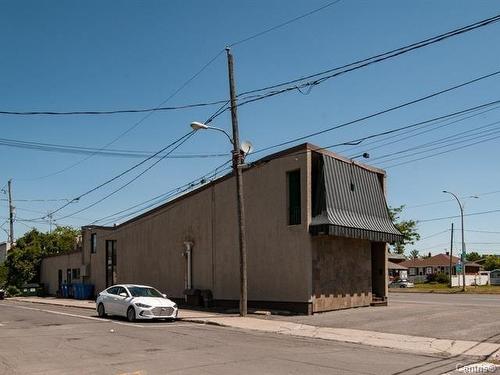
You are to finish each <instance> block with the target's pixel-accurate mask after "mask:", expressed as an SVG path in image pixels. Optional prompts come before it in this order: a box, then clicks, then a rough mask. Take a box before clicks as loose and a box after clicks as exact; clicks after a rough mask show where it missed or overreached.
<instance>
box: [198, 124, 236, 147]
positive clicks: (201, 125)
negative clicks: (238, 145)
mask: <svg viewBox="0 0 500 375" xmlns="http://www.w3.org/2000/svg"><path fill="white" fill-rule="evenodd" d="M190 126H191V129H193V130H207V129H208V130H215V131H218V132H221V133H224V134H225V135H226V137H227V138H228V139H229V142H231V144H232V145H233V146H234V141H233V138H231V136H230V135H229V134H228V132H226V131H225V130H224V129H221V128H217V127H215V126H209V125H206V124H204V123H202V122H198V121H193V122H192V123H191V124H190Z"/></svg>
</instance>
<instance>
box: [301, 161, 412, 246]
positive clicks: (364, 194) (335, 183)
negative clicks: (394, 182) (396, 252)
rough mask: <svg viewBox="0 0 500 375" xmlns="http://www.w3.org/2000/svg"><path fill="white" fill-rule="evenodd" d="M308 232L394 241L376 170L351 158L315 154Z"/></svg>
mask: <svg viewBox="0 0 500 375" xmlns="http://www.w3.org/2000/svg"><path fill="white" fill-rule="evenodd" d="M316 157H317V160H316V164H315V165H316V168H313V174H315V175H314V176H313V181H314V182H313V190H314V191H315V193H314V192H313V200H314V202H313V218H312V222H311V225H310V227H309V231H310V232H311V234H329V235H334V236H342V237H351V238H360V239H367V240H371V241H380V242H396V241H399V240H401V239H402V235H401V233H400V232H399V231H398V230H397V229H396V227H395V226H394V224H393V223H392V221H391V219H390V217H389V212H388V209H387V203H386V201H385V195H384V191H383V188H382V181H381V179H380V178H379V177H380V176H379V174H378V173H376V172H374V171H371V170H368V169H367V168H364V167H362V166H360V165H357V164H355V163H354V162H352V161H344V160H339V159H337V158H334V157H331V156H328V155H325V154H316Z"/></svg>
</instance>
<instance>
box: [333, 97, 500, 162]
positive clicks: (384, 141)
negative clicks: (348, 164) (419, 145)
mask: <svg viewBox="0 0 500 375" xmlns="http://www.w3.org/2000/svg"><path fill="white" fill-rule="evenodd" d="M499 108H500V106H495V107H493V108H487V109H485V110H484V111H478V112H477V113H474V114H472V115H468V116H464V115H463V114H461V115H457V116H456V117H460V118H459V119H457V120H454V121H449V120H450V119H451V118H452V117H450V118H446V119H443V120H439V121H436V122H435V123H429V124H427V125H424V126H422V127H420V128H412V129H409V130H407V131H401V132H399V133H397V134H394V135H390V136H387V137H383V138H381V139H377V140H374V141H371V142H368V143H363V144H362V145H359V146H354V147H350V148H348V149H346V150H344V151H343V152H344V153H345V152H352V151H353V150H356V149H357V150H360V149H363V151H370V152H372V151H373V150H377V149H380V148H384V147H387V146H390V145H393V144H395V143H398V142H402V141H405V140H407V139H409V138H413V137H417V136H419V135H422V134H426V133H430V132H433V131H436V130H439V129H442V128H445V127H448V126H450V125H453V124H456V123H458V122H462V121H465V120H468V119H471V118H474V117H477V116H480V115H482V114H484V113H486V112H490V111H494V110H496V109H499ZM438 123H439V124H442V125H439V126H435V125H436V124H438ZM424 128H430V129H426V130H421V129H424ZM419 130H421V131H419ZM405 134H411V135H408V136H405ZM390 139H394V140H393V141H390V142H388V140H390ZM373 144H379V145H378V146H375V147H367V146H370V145H373ZM357 153H359V151H358V152H357ZM352 155H355V154H352ZM348 157H352V156H348Z"/></svg>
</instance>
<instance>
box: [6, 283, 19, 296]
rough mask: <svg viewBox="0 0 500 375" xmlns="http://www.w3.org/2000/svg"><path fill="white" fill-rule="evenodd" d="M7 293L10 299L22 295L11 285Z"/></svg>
mask: <svg viewBox="0 0 500 375" xmlns="http://www.w3.org/2000/svg"><path fill="white" fill-rule="evenodd" d="M5 291H6V292H7V295H8V296H9V297H16V296H18V295H20V294H21V291H20V290H19V289H17V287H15V286H14V285H9V286H8V287H7V289H5Z"/></svg>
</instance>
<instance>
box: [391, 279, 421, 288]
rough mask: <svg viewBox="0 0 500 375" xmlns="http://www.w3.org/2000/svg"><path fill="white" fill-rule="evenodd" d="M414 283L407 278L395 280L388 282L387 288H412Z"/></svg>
mask: <svg viewBox="0 0 500 375" xmlns="http://www.w3.org/2000/svg"><path fill="white" fill-rule="evenodd" d="M413 287H415V284H413V283H412V282H410V281H408V280H397V281H393V282H392V283H390V284H389V288H413Z"/></svg>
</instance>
